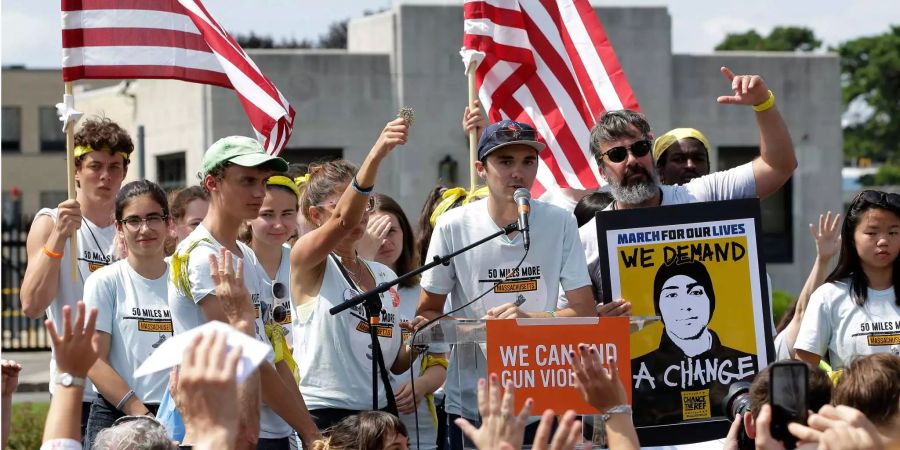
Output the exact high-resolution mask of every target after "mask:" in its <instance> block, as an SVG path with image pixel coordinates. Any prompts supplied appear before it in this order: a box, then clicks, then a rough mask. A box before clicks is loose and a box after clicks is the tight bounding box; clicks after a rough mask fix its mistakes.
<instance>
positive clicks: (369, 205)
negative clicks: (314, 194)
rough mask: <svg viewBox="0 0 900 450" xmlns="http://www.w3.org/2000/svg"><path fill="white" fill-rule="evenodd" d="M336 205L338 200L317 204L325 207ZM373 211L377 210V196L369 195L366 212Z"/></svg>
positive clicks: (319, 206)
mask: <svg viewBox="0 0 900 450" xmlns="http://www.w3.org/2000/svg"><path fill="white" fill-rule="evenodd" d="M335 205H337V200H334V201H330V202H325V203H321V204H318V205H316V207H318V208H324V207H326V206H335ZM372 211H375V197H369V201H368V203H366V212H372Z"/></svg>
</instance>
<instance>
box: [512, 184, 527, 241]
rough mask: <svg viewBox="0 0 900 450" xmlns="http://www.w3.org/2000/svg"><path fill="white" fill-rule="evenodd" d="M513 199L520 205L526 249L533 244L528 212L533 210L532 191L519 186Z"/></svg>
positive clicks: (520, 228)
mask: <svg viewBox="0 0 900 450" xmlns="http://www.w3.org/2000/svg"><path fill="white" fill-rule="evenodd" d="M513 200H515V201H516V205H517V206H518V207H519V231H521V232H522V239H523V240H524V241H525V251H528V247H529V246H531V236H529V234H528V214H529V212H530V211H531V192H528V189H525V188H518V189H516V192H515V193H513Z"/></svg>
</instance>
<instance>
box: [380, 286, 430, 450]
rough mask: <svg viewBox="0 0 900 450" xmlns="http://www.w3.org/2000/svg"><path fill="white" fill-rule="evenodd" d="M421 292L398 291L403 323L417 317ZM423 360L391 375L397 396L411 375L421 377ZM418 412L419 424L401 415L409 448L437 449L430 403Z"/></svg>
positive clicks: (416, 288) (414, 289)
mask: <svg viewBox="0 0 900 450" xmlns="http://www.w3.org/2000/svg"><path fill="white" fill-rule="evenodd" d="M421 291H422V288H421V287H419V286H412V287H401V288H400V289H397V292H398V293H399V294H400V307H399V308H398V310H399V314H400V321H401V322H408V321H410V320H412V319H414V318H415V317H416V306H417V305H418V304H419V293H420V292H421ZM422 358H423V357H422V356H419V358H417V359H416V361H415V362H414V363H413V364H412V366H410V368H409V370H407V371H406V372H404V373H403V374H401V375H394V374H391V387H392V388H393V389H394V393H395V394H396V393H397V388H399V387H400V386H401V385H402V384H404V383H409V379H410V374H412V376H414V377H418V376H419V372H420V369H421V367H422ZM420 389H421V387H419V385H416V391H417V392H418V391H419V390H420ZM416 412H417V413H418V416H419V417H418V419H419V421H418V422H416V414H400V421H401V422H403V425H406V431H407V432H408V434H409V448H421V449H423V450H430V449H436V448H437V428H435V426H434V421H433V420H432V418H431V412H430V411H428V402H426V401H425V399H424V398H423V399H422V401H421V402H419V406H418V408H416ZM417 423H418V428H419V439H420V441H421V445H417V444H418V443H419V441H417V440H416V424H417Z"/></svg>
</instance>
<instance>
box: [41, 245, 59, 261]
mask: <svg viewBox="0 0 900 450" xmlns="http://www.w3.org/2000/svg"><path fill="white" fill-rule="evenodd" d="M41 251H43V252H44V254H45V255H47V256H48V257H49V258H51V259H62V257H63V254H62V253H56V252H54V251H53V250H50V249H49V248H47V246H46V245H45V246H43V247H41Z"/></svg>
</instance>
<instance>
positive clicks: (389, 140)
mask: <svg viewBox="0 0 900 450" xmlns="http://www.w3.org/2000/svg"><path fill="white" fill-rule="evenodd" d="M408 136H409V124H407V123H406V119H404V118H402V117H398V118H396V119H394V120H392V121H390V122H388V123H387V125H385V126H384V130H381V135H380V136H378V140H377V141H376V142H375V146H374V147H373V148H372V150H375V151H377V152H378V153H379V154H380V156H382V157H384V156H387V154H388V153H390V151H391V150H393V149H394V147H396V146H398V145H403V144H406V139H407V138H408Z"/></svg>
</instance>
